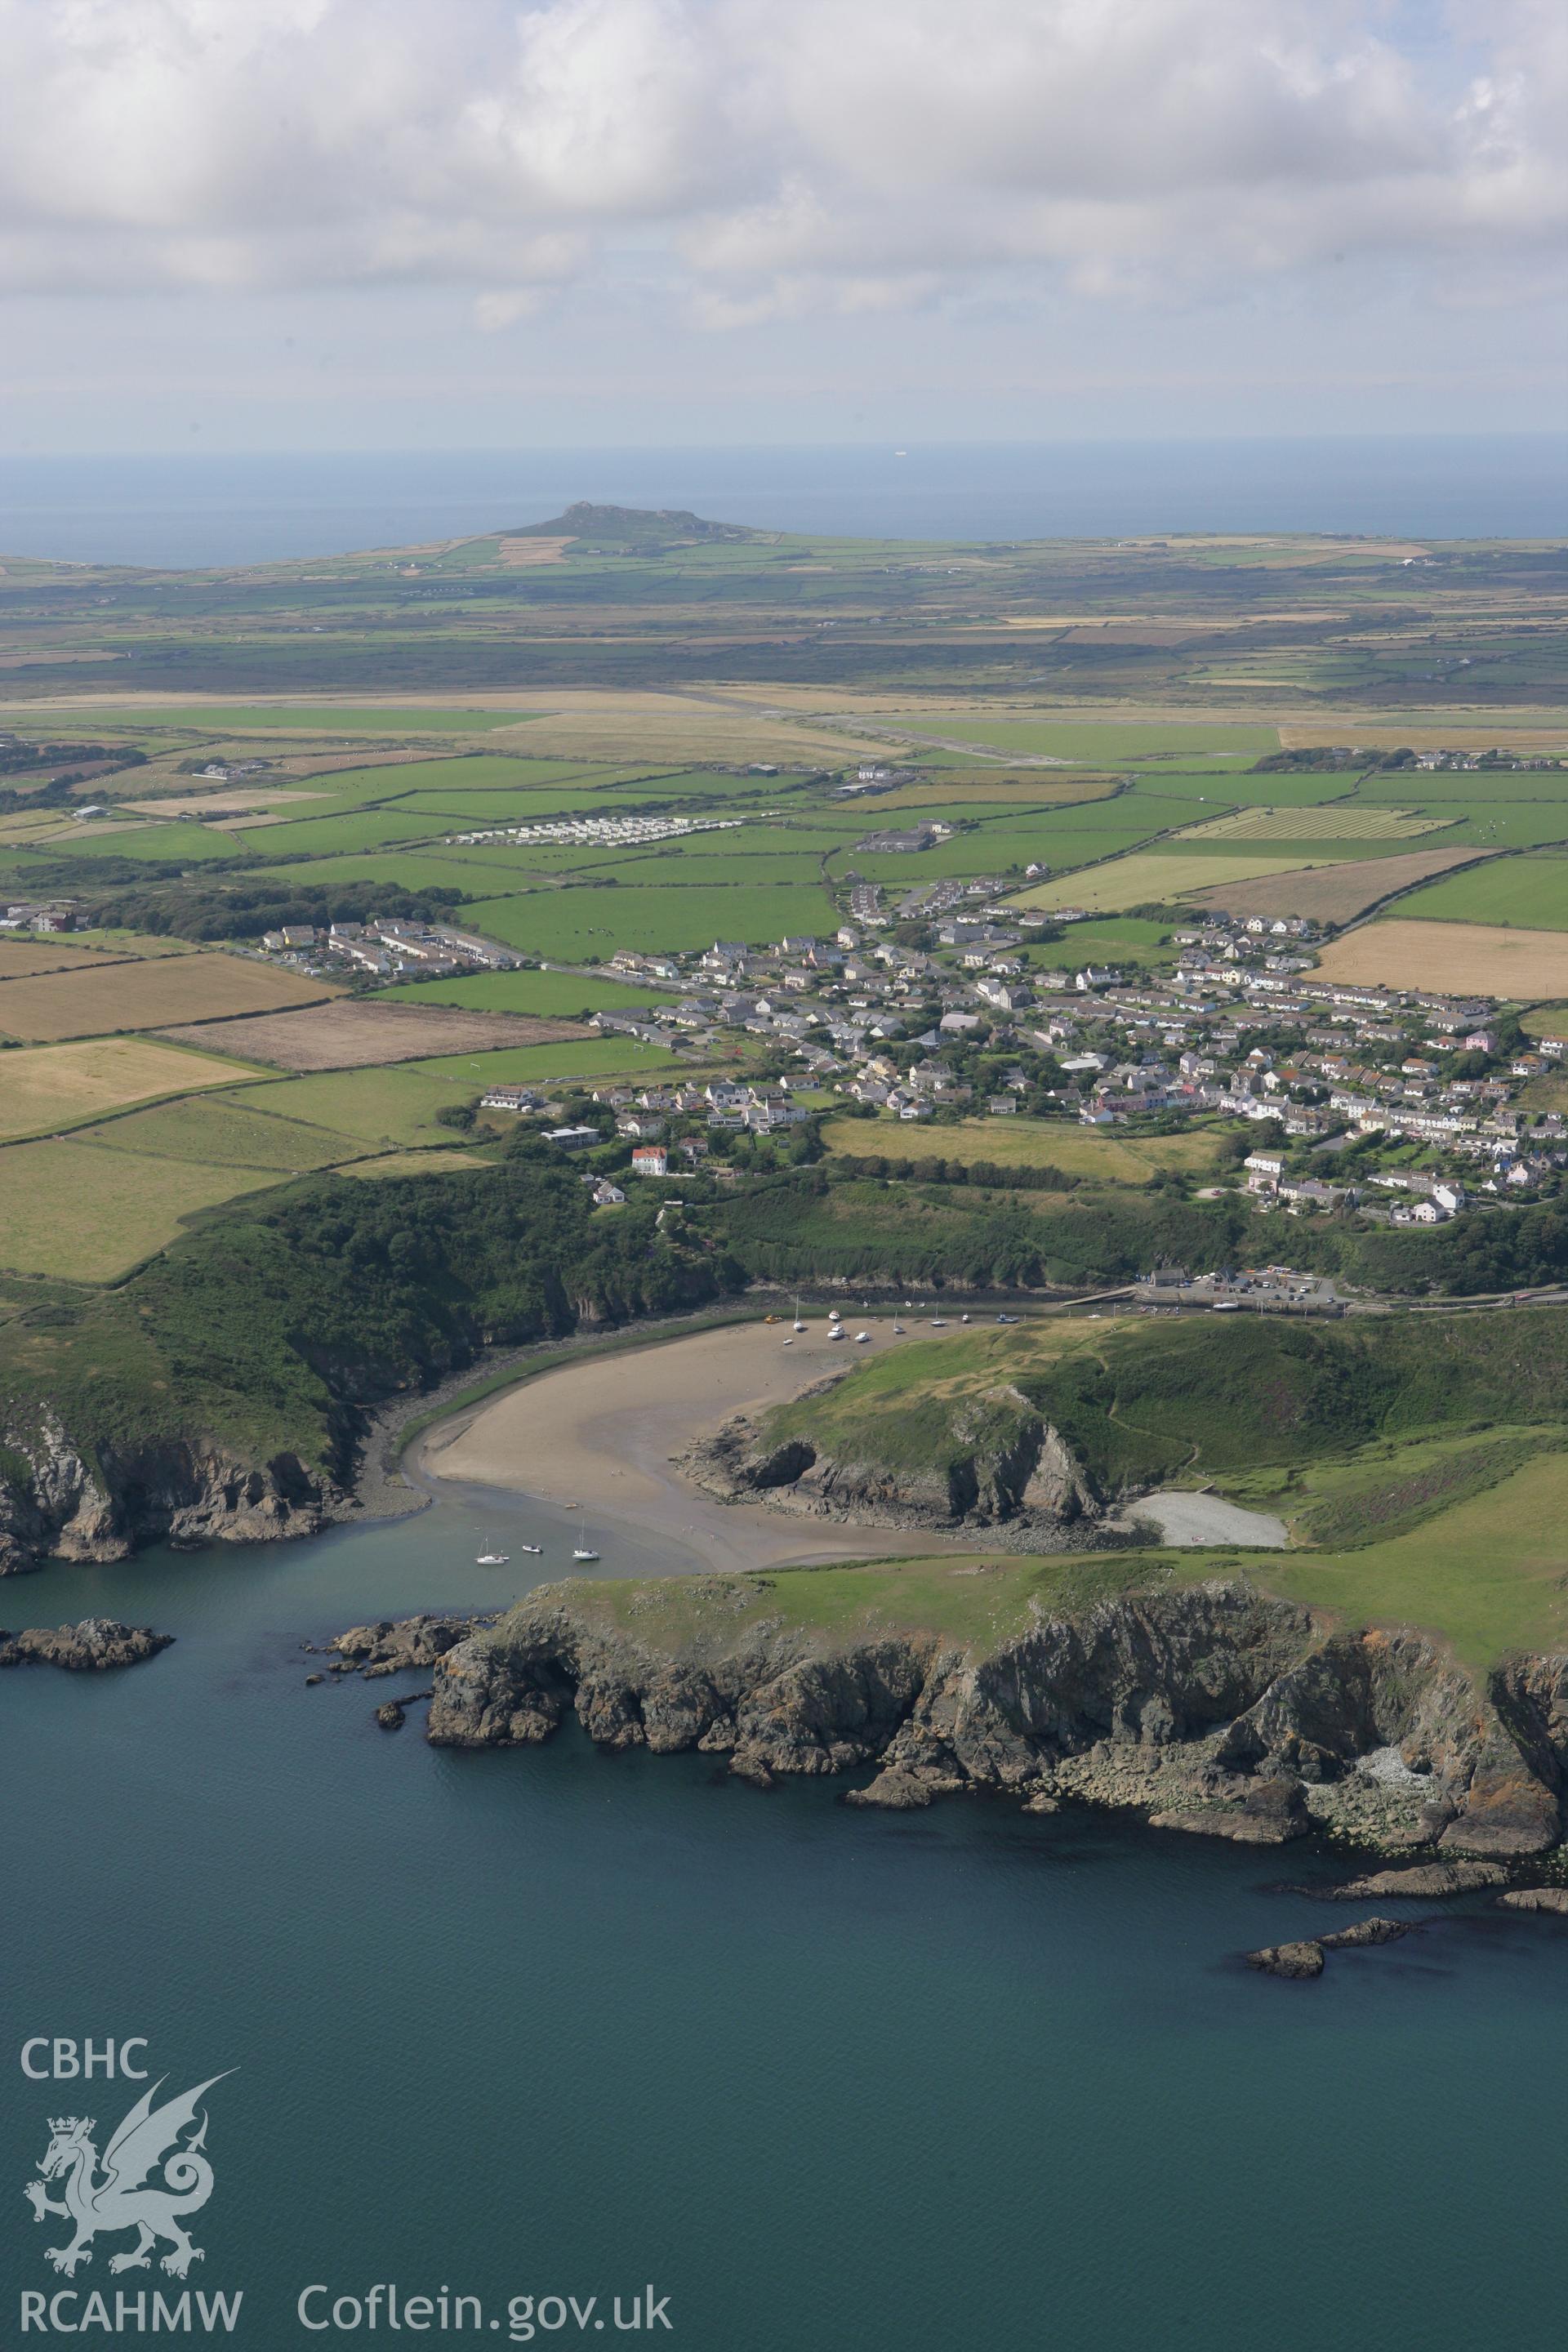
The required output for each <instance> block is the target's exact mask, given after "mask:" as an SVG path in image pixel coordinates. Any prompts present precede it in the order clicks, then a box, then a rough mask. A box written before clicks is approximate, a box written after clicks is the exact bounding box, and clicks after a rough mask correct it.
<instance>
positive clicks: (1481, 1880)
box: [1319, 1862, 1508, 1903]
mask: <svg viewBox="0 0 1568 2352" xmlns="http://www.w3.org/2000/svg"><path fill="white" fill-rule="evenodd" d="M1507 1883H1508V1872H1507V1871H1506V1870H1505V1869H1504V1868H1503V1866H1502V1864H1501V1863H1500V1862H1417V1863H1413V1864H1411V1865H1410V1866H1409V1868H1407V1869H1403V1870H1374V1871H1373V1873H1372V1874H1371V1876H1370V1877H1367V1878H1352V1880H1351V1882H1350V1884H1349V1885H1346V1886H1325V1887H1321V1888H1320V1889H1319V1892H1320V1893H1321V1894H1323V1895H1327V1896H1328V1898H1329V1900H1330V1901H1331V1903H1365V1902H1367V1901H1376V1900H1377V1898H1378V1897H1379V1896H1383V1897H1387V1896H1388V1895H1405V1896H1407V1897H1413V1898H1414V1899H1415V1901H1417V1902H1422V1903H1425V1902H1427V1901H1429V1900H1430V1899H1431V1898H1432V1897H1434V1896H1436V1895H1471V1894H1473V1893H1474V1892H1475V1890H1476V1888H1477V1887H1479V1886H1503V1885H1507Z"/></svg>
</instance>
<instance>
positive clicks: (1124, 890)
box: [1007, 849, 1327, 912]
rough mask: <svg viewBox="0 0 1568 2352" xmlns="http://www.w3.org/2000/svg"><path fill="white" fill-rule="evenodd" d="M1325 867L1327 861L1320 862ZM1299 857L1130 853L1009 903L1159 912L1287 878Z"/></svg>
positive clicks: (1044, 885)
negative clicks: (1218, 890)
mask: <svg viewBox="0 0 1568 2352" xmlns="http://www.w3.org/2000/svg"><path fill="white" fill-rule="evenodd" d="M1325 862H1327V861H1325ZM1300 863H1301V861H1300V858H1299V857H1268V856H1262V855H1259V856H1255V857H1254V856H1245V855H1241V854H1237V856H1227V855H1226V853H1225V852H1224V851H1215V852H1212V853H1208V854H1205V853H1204V852H1202V851H1195V852H1194V853H1193V854H1192V855H1191V856H1184V855H1183V854H1182V852H1181V851H1179V850H1177V851H1161V850H1155V849H1141V850H1135V851H1133V852H1132V853H1131V856H1126V857H1118V858H1113V859H1111V860H1109V861H1108V862H1107V863H1106V864H1105V865H1104V866H1091V867H1089V869H1088V870H1086V871H1079V872H1078V873H1076V874H1068V875H1066V876H1064V877H1062V879H1061V880H1060V881H1055V882H1042V883H1038V884H1037V886H1036V887H1034V888H1033V889H1032V890H1023V891H1019V892H1018V893H1017V894H1016V896H1015V897H1013V898H1009V900H1008V902H1007V903H1008V905H1009V906H1012V907H1041V908H1046V909H1047V910H1049V909H1051V908H1057V907H1088V908H1090V909H1091V910H1099V909H1101V908H1103V909H1105V910H1106V911H1108V912H1110V911H1112V910H1114V909H1115V908H1121V907H1142V906H1164V905H1166V904H1168V903H1169V902H1170V901H1171V900H1172V899H1173V898H1184V897H1185V896H1186V895H1187V894H1188V893H1189V892H1191V891H1196V890H1200V889H1204V888H1208V887H1214V886H1215V885H1216V884H1220V883H1225V882H1252V881H1256V880H1257V879H1258V877H1260V876H1262V875H1266V874H1286V873H1289V872H1291V871H1293V870H1296V869H1298V868H1299V867H1300Z"/></svg>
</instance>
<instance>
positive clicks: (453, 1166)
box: [340, 1148, 496, 1176]
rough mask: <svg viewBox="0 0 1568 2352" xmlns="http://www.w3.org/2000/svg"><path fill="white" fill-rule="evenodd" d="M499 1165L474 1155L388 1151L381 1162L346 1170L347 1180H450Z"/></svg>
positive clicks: (360, 1162) (363, 1163)
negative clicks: (447, 1177) (397, 1177)
mask: <svg viewBox="0 0 1568 2352" xmlns="http://www.w3.org/2000/svg"><path fill="white" fill-rule="evenodd" d="M495 1165H496V1163H495V1161H494V1160H486V1159H485V1158H483V1157H482V1155H481V1154H480V1153H479V1152H475V1151H443V1150H440V1149H439V1148H437V1149H435V1150H429V1151H389V1152H388V1153H387V1154H386V1155H385V1157H384V1159H381V1160H355V1162H354V1164H353V1167H352V1168H344V1169H342V1171H340V1173H342V1175H344V1176H429V1175H432V1174H434V1175H438V1176H451V1175H457V1174H462V1173H468V1174H473V1173H476V1172H477V1173H482V1172H483V1171H485V1170H486V1169H489V1168H493V1167H494V1166H495Z"/></svg>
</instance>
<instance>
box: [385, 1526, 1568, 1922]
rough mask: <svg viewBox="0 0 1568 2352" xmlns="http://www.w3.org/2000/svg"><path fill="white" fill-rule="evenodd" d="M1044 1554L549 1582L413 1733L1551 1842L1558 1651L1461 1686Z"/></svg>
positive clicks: (469, 1656)
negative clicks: (1064, 1574)
mask: <svg viewBox="0 0 1568 2352" xmlns="http://www.w3.org/2000/svg"><path fill="white" fill-rule="evenodd" d="M1043 1573H1046V1571H1044V1570H1042V1569H1041V1568H1040V1567H1038V1566H1035V1565H1031V1566H1029V1567H1022V1566H1019V1565H1016V1564H1015V1563H1011V1562H1009V1563H1008V1564H1006V1565H1005V1566H1003V1565H1000V1564H998V1565H995V1566H988V1565H986V1564H984V1563H982V1564H979V1565H977V1566H974V1567H966V1566H963V1565H952V1564H950V1563H948V1562H945V1561H943V1562H936V1563H924V1564H921V1565H919V1566H918V1567H916V1568H911V1569H910V1570H900V1569H899V1568H897V1567H896V1566H895V1567H889V1568H879V1569H843V1570H826V1571H821V1570H784V1571H780V1572H778V1573H775V1574H772V1575H762V1576H745V1577H720V1576H710V1577H706V1578H691V1579H661V1580H657V1581H652V1580H650V1581H648V1582H647V1583H640V1584H639V1583H630V1582H617V1583H615V1584H609V1583H597V1584H595V1583H590V1582H586V1581H583V1580H573V1581H570V1582H567V1583H563V1584H558V1585H552V1586H547V1587H544V1588H542V1589H541V1590H539V1591H536V1592H534V1593H532V1594H531V1595H530V1596H529V1597H528V1598H527V1599H526V1600H524V1601H522V1602H521V1603H520V1604H519V1606H518V1607H516V1608H515V1609H513V1610H511V1611H510V1612H508V1613H507V1614H506V1615H504V1616H503V1617H502V1618H500V1621H499V1622H497V1623H496V1624H494V1625H493V1626H491V1627H489V1628H487V1629H484V1630H480V1631H478V1632H475V1633H472V1634H470V1635H469V1636H468V1638H467V1639H466V1640H463V1641H460V1642H458V1643H456V1644H454V1645H453V1646H451V1647H450V1648H448V1649H447V1650H446V1651H445V1653H444V1654H442V1655H441V1656H440V1657H439V1658H438V1659H437V1661H436V1664H435V1673H434V1696H433V1697H432V1700H431V1706H430V1717H429V1734H428V1736H429V1738H431V1740H432V1741H434V1742H435V1743H437V1745H441V1746H447V1747H455V1748H486V1747H527V1746H530V1745H532V1744H534V1743H537V1742H539V1741H541V1740H544V1739H548V1738H550V1737H551V1736H552V1734H553V1733H554V1732H555V1731H556V1729H557V1728H558V1727H560V1725H561V1724H562V1723H563V1722H564V1721H565V1720H566V1718H567V1717H568V1716H569V1715H572V1714H574V1715H575V1716H576V1718H577V1720H578V1721H579V1722H580V1723H581V1725H582V1726H583V1727H584V1730H585V1731H586V1732H587V1734H588V1736H589V1738H591V1739H592V1740H594V1741H595V1744H596V1745H598V1746H600V1747H603V1748H612V1749H618V1748H633V1747H647V1748H649V1749H650V1750H651V1751H652V1752H654V1753H656V1754H662V1755H670V1754H678V1753H680V1752H682V1751H686V1750H690V1749H696V1750H698V1751H700V1752H701V1753H702V1754H705V1755H710V1756H713V1757H715V1758H723V1759H726V1763H727V1767H728V1769H729V1770H730V1771H731V1772H732V1773H734V1774H736V1775H738V1776H739V1777H741V1778H742V1779H744V1780H749V1781H751V1782H752V1783H754V1784H756V1785H759V1786H762V1787H767V1786H769V1785H771V1784H772V1783H773V1781H774V1780H777V1779H778V1778H780V1777H781V1776H784V1775H789V1774H797V1773H801V1774H822V1775H828V1774H837V1773H847V1772H858V1771H862V1770H864V1769H866V1768H868V1767H869V1766H875V1767H876V1768H877V1769H876V1773H875V1777H874V1778H873V1779H872V1780H870V1782H869V1783H868V1785H865V1786H857V1787H856V1788H855V1789H854V1790H852V1791H851V1792H850V1793H851V1799H852V1801H854V1802H856V1803H859V1804H868V1805H874V1806H886V1807H890V1808H895V1809H900V1810H901V1809H911V1808H918V1807H922V1806H925V1805H928V1804H930V1803H931V1801H932V1800H933V1799H935V1798H936V1797H939V1796H944V1795H951V1794H957V1793H959V1792H962V1791H967V1790H988V1791H992V1792H995V1793H1000V1794H1006V1795H1010V1796H1013V1797H1016V1798H1017V1799H1018V1800H1020V1801H1023V1802H1024V1803H1025V1804H1026V1805H1027V1806H1029V1807H1030V1808H1031V1809H1032V1810H1036V1811H1049V1810H1051V1809H1053V1808H1054V1807H1055V1806H1056V1805H1057V1804H1058V1803H1059V1802H1060V1801H1061V1800H1062V1799H1063V1798H1076V1799H1079V1800H1085V1801H1090V1802H1094V1803H1100V1804H1107V1805H1112V1806H1119V1807H1126V1808H1131V1809H1134V1810H1137V1811H1141V1812H1142V1813H1143V1814H1145V1815H1146V1816H1147V1817H1149V1818H1150V1819H1151V1820H1152V1821H1153V1822H1155V1823H1156V1824H1157V1825H1159V1826H1163V1827H1169V1828H1173V1829H1181V1830H1186V1831H1192V1832H1198V1833H1205V1834H1213V1835H1216V1836H1220V1837H1224V1838H1229V1839H1232V1840H1235V1841H1237V1842H1239V1843H1249V1844H1258V1845H1278V1844H1282V1843H1286V1842H1288V1841H1289V1840H1290V1839H1292V1838H1295V1837H1298V1836H1301V1835H1304V1834H1306V1833H1307V1832H1309V1831H1310V1830H1320V1831H1324V1832H1330V1833H1331V1834H1333V1835H1336V1836H1339V1837H1341V1838H1343V1839H1345V1840H1347V1841H1350V1842H1352V1843H1362V1844H1365V1845H1368V1846H1372V1847H1375V1848H1379V1849H1384V1850H1387V1851H1392V1852H1415V1851H1419V1850H1422V1849H1429V1850H1430V1853H1431V1854H1432V1855H1433V1856H1434V1857H1436V1861H1437V1862H1438V1863H1439V1864H1444V1865H1451V1866H1452V1867H1453V1868H1455V1869H1457V1870H1458V1871H1459V1872H1460V1873H1461V1883H1462V1874H1463V1871H1464V1869H1465V1868H1466V1866H1473V1865H1474V1864H1477V1863H1478V1862H1480V1861H1485V1862H1487V1863H1490V1864H1498V1863H1506V1862H1516V1861H1521V1860H1527V1859H1529V1858H1531V1857H1540V1856H1542V1855H1544V1854H1545V1853H1548V1852H1549V1851H1550V1850H1551V1849H1552V1847H1554V1846H1556V1845H1557V1844H1558V1843H1559V1842H1560V1839H1561V1837H1562V1832H1563V1820H1562V1813H1561V1809H1560V1800H1561V1795H1562V1791H1563V1786H1564V1772H1565V1770H1568V1654H1544V1655H1527V1656H1518V1657H1515V1658H1512V1659H1510V1660H1509V1661H1507V1662H1505V1663H1504V1664H1501V1665H1500V1666H1499V1667H1497V1668H1496V1669H1495V1670H1493V1671H1492V1672H1490V1673H1489V1674H1488V1675H1485V1676H1484V1677H1480V1676H1477V1675H1472V1674H1470V1673H1468V1672H1467V1671H1466V1670H1465V1669H1464V1668H1463V1667H1461V1666H1460V1665H1458V1664H1457V1663H1456V1661H1455V1659H1454V1657H1453V1656H1452V1654H1450V1653H1449V1652H1448V1651H1447V1648H1446V1647H1445V1646H1443V1645H1441V1644H1440V1643H1436V1642H1434V1641H1432V1640H1429V1639H1427V1638H1426V1636H1424V1635H1422V1634H1419V1633H1410V1632H1397V1631H1396V1632H1383V1631H1358V1632H1345V1631H1342V1630H1336V1628H1335V1626H1334V1624H1333V1623H1332V1622H1331V1621H1330V1620H1329V1619H1327V1618H1326V1617H1324V1616H1322V1615H1321V1614H1320V1613H1319V1612H1315V1611H1313V1610H1310V1609H1308V1608H1304V1607H1301V1606H1299V1605H1297V1604H1295V1603H1293V1602H1290V1601H1283V1600H1278V1599H1273V1598H1270V1597H1268V1596H1267V1595H1265V1594H1263V1593H1260V1592H1259V1591H1257V1590H1256V1589H1255V1588H1254V1587H1253V1586H1252V1585H1251V1584H1250V1583H1249V1582H1248V1581H1247V1580H1244V1579H1241V1578H1234V1579H1227V1580H1204V1581H1202V1582H1196V1583H1189V1584H1179V1583H1178V1584H1170V1583H1167V1584H1166V1585H1165V1587H1164V1588H1163V1589H1158V1588H1157V1587H1155V1588H1154V1589H1145V1590H1140V1591H1121V1592H1119V1593H1116V1594H1114V1595H1111V1596H1108V1597H1103V1598H1097V1597H1093V1595H1092V1594H1089V1596H1087V1597H1086V1599H1085V1601H1084V1602H1083V1604H1082V1605H1079V1606H1070V1605H1069V1606H1068V1607H1065V1608H1061V1609H1053V1608H1051V1607H1049V1606H1048V1605H1047V1604H1046V1603H1045V1602H1043V1601H1042V1600H1041V1598H1040V1595H1039V1592H1038V1591H1037V1590H1033V1589H1032V1587H1033V1585H1034V1584H1035V1581H1036V1580H1037V1579H1039V1578H1040V1577H1041V1576H1042V1574H1043ZM900 1601H902V1603H903V1604H904V1605H903V1607H902V1609H901V1610H900ZM895 1612H898V1613H899V1614H902V1615H903V1616H904V1618H905V1619H906V1621H907V1622H904V1623H902V1624H900V1623H899V1622H897V1615H896V1613H895ZM944 1616H945V1617H946V1618H947V1621H948V1622H946V1623H945V1624H944V1623H943V1622H942V1618H943V1617H944ZM965 1618H967V1620H968V1621H969V1622H968V1623H967V1625H965V1623H964V1622H963V1620H964V1619H965ZM922 1620H923V1621H924V1622H923V1623H922V1622H921V1621H922Z"/></svg>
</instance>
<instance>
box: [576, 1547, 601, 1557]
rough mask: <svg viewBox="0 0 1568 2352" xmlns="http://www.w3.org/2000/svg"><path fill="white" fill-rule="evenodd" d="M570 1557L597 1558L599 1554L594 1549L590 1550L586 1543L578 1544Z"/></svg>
mask: <svg viewBox="0 0 1568 2352" xmlns="http://www.w3.org/2000/svg"><path fill="white" fill-rule="evenodd" d="M572 1557H573V1559H598V1557H599V1555H598V1553H597V1552H596V1551H590V1550H589V1549H588V1546H587V1545H586V1544H578V1545H577V1546H576V1548H575V1549H574V1551H573V1554H572Z"/></svg>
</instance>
